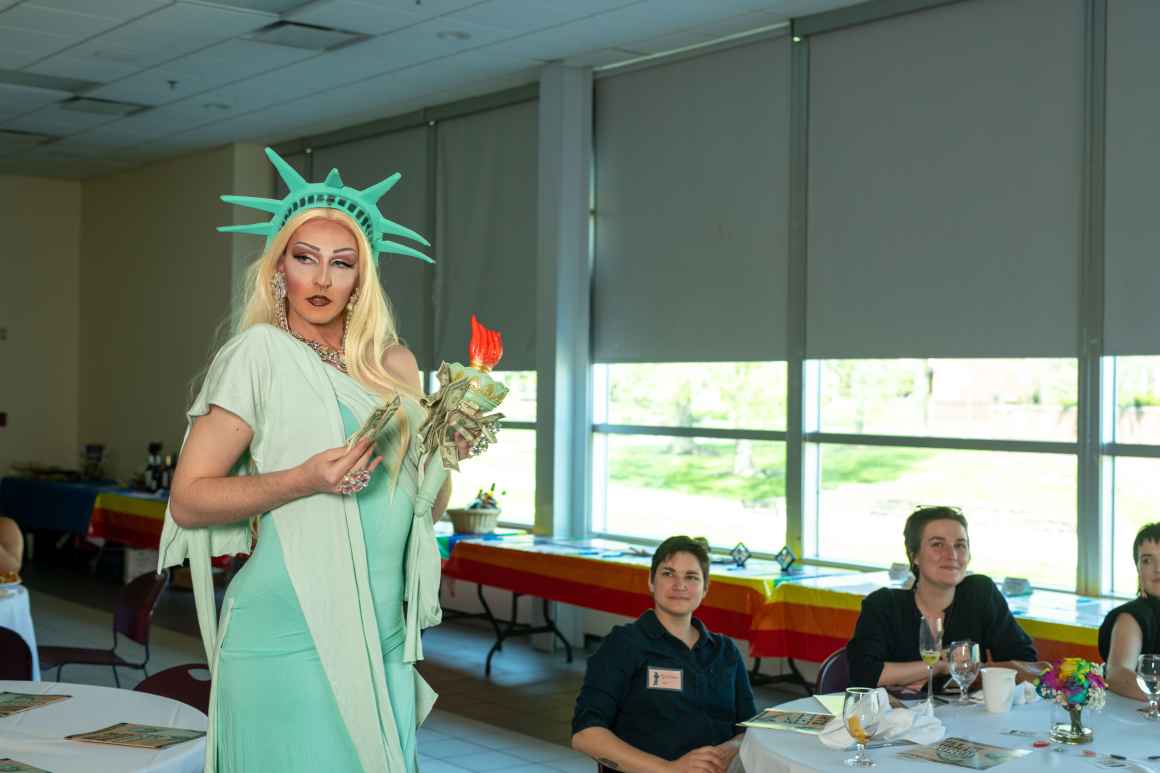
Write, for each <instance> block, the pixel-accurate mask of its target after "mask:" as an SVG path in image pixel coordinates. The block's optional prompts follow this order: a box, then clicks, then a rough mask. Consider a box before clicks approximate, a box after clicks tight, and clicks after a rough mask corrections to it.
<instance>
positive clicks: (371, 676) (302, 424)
mask: <svg viewBox="0 0 1160 773" xmlns="http://www.w3.org/2000/svg"><path fill="white" fill-rule="evenodd" d="M379 402H380V400H379V398H378V397H377V396H375V395H373V394H370V393H368V392H366V391H365V390H363V389H362V387H361V386H360V385H359V384H358V383H357V382H355V381H354V380H353V379H351V378H350V377H348V376H346V375H345V374H342V373H340V372H338V371H337V370H335V369H334V368H331V367H329V366H327V365H325V364H323V363H322V361H321V360H320V359H319V358H318V357H317V355H315V354H314V352H313V351H311V350H310V348H309V347H307V346H306V345H304V344H302V343H301V342H299V341H297V340H295V339H293V338H292V337H290V336H288V335H286V334H285V333H283V332H282V331H281V330H278V329H277V328H274V327H272V326H269V325H256V326H254V327H252V328H249V329H247V330H245V331H244V332H242V333H240V334H238V335H237V336H235V337H234V338H233V339H231V340H230V341H229V342H227V343H226V344H225V346H223V347H222V348H221V350H220V351H219V352H218V354H217V356H216V357H215V358H214V360H213V362H212V364H211V365H210V368H209V372H208V374H207V375H206V378H205V383H204V385H203V386H202V388H201V391H200V392H199V394H198V395H197V397H196V399H195V400H194V402H193V405H192V406H191V407H190V409H189V412H188V415H189V419H190V423H191V425H192V422H193V420H194V419H196V418H197V417H199V416H203V415H205V414H206V413H208V412H209V410H210V406H211V405H217V406H220V407H221V408H224V409H225V410H228V411H230V412H231V413H233V414H235V415H237V416H238V417H239V418H241V419H242V420H243V421H245V422H246V423H247V424H248V425H249V426H250V428H251V429H252V430H253V439H252V441H251V444H250V447H249V453H248V455H244V457H243V458H245V457H246V456H248V459H246V462H245V468H244V469H243V468H242V466H241V464H239V466H238V467H237V468H235V469H234V470H233V471H232V472H231V474H246V473H255V474H260V473H266V472H276V471H279V470H286V469H290V468H292V467H295V466H297V465H299V464H301V463H302V462H303V461H305V460H306V459H308V458H309V457H311V456H313V455H314V454H317V453H319V452H321V451H324V450H327V449H330V448H336V447H338V446H341V445H342V444H343V443H344V442H345V439H346V432H345V430H344V425H343V418H342V415H341V412H340V407H339V406H340V404H341V405H343V406H346V408H347V409H348V410H349V411H350V413H351V414H353V417H354V419H355V420H356V421H358V422H359V423H361V422H362V421H364V420H365V419H366V417H367V416H368V415H369V414H370V412H371V411H372V410H373V409H374V408H375V407H376V406H377V405H378V404H379ZM404 406H406V407H405V408H404V409H403V410H404V411H406V412H407V417H406V418H407V420H405V421H400V420H399V419H398V418H396V419H395V421H394V422H392V424H393V425H394V426H396V428H399V427H403V428H406V431H408V432H410V433H412V435H413V433H414V432H415V431H416V430H417V428H418V425H419V422H420V421H421V419H422V409H421V408H419V407H418V406H417V405H415V404H414V403H413V401H410V400H404ZM396 431H398V429H396ZM187 437H188V430H187ZM418 453H419V451H418V444H417V443H416V442H413V440H412V442H411V443H410V449H409V450H408V454H412V455H414V457H415V458H414V460H413V461H414V464H412V465H410V466H407V465H404V468H405V469H408V470H409V471H410V476H408V477H413V478H414V479H400V480H399V481H396V482H397V483H398V486H397V492H396V495H397V496H406V497H408V499H413V502H414V507H413V509H412V519H413V520H412V526H411V528H410V531H409V537H408V539H407V545H406V553H405V555H406V560H405V565H404V569H403V571H404V582H405V588H406V590H405V601H406V604H405V610H406V615H405V622H406V630H405V635H406V647H405V652H404V661H405V662H407V663H414V662H415V661H417V660H419V659H421V658H422V648H421V645H420V640H419V634H420V631H421V629H422V628H426V627H429V626H432V625H436V624H438V623H439V622H440V619H441V610H440V607H439V599H438V584H439V571H440V561H439V551H438V546H437V544H436V542H435V536H434V531H433V528H432V522H431V517H430V516H431V507H432V504H433V502H434V500H435V496H436V494H437V492H438V491H439V488H440V487H441V485H442V483H443V481H444V480H445V479H446V471H445V470H443V468H442V465H441V464H440V463H439V460H438V455H437V454H436V455H434V456H433V457H431V458H428V459H426V460H423V463H420V460H419V459H418ZM388 464H389V463H388ZM251 515H257V514H255V513H238V520H237V521H236V522H233V523H230V524H227V525H223V526H210V527H202V528H183V527H181V526H178V525H177V523H176V522H175V521H174V520H173V516H172V513H171V512H170V511H169V510H168V509H167V511H166V514H165V524H164V527H163V531H162V536H161V545H160V557H159V561H158V568H159V569H160V568H165V567H169V566H176V565H180V564H181V563H183V562H184V560H185V559H186V558H188V559H189V563H190V570H191V574H192V578H193V588H194V595H195V601H196V605H197V614H198V622H199V625H200V627H201V632H202V639H203V643H204V645H205V649H206V655H207V662H208V663H209V665H210V668H211V670H213V669H215V668H216V666H217V659H218V652H219V648H220V647H221V643H222V639H224V637H225V633H226V630H227V629H228V626H229V615H230V608H229V606H227V608H225V609H223V610H222V624H221V634H220V635H219V629H218V625H217V621H216V619H215V602H214V589H213V579H212V575H211V567H210V559H211V558H212V557H214V556H219V555H231V554H236V553H248V552H249V551H250V527H249V521H248V517H249V516H251ZM270 517H271V518H272V519H273V521H274V523H275V524H276V527H277V533H278V537H279V540H280V542H281V548H282V555H283V559H284V562H285V567H286V572H287V574H288V575H289V578H290V581H291V584H292V586H293V589H294V593H295V595H296V597H297V600H298V604H299V605H300V607H301V610H302V614H303V616H304V618H305V621H306V624H307V626H308V628H309V631H310V634H311V637H312V638H313V642H314V646H315V647H316V649H317V652H318V657H319V660H320V662H321V665H322V669H323V671H324V673H325V677H326V680H327V682H328V684H329V686H330V689H331V691H332V692H333V694H334V697H335V699H336V702H337V705H338V707H339V712H340V714H341V718H342V722H343V724H344V725H345V727H346V729H347V731H348V732H349V734H350V737H351V739H352V741H353V743H354V747H355V749H356V750H357V753H358V757H359V761H360V763H361V765H362V767H363V768H364V769H365V770H376V771H378V770H391V771H393V770H403V769H404V765H403V762H402V757H401V749H400V741H399V732H398V728H396V726H395V723H394V719H393V717H392V714H391V711H390V700H389V695H388V693H387V689H386V684H385V680H384V671H383V653H382V646H381V642H380V639H379V633H378V627H377V621H376V618H375V609H374V605H373V604H371V603H366V600H368V599H370V597H371V594H370V586H369V579H368V569H367V558H366V555H367V554H366V545H365V544H364V541H363V529H362V524H361V523H360V519H359V511H358V507H357V504H356V502H355V500H354V498H353V497H345V496H341V495H338V494H326V493H321V494H314V495H311V496H308V497H304V498H302V499H298V500H294V501H292V502H289V503H287V504H285V505H283V506H281V507H279V508H276V509H275V510H273V511H272V512H271V514H270ZM415 684H416V691H417V693H418V694H417V701H416V713H417V718H418V722H419V723H421V722H422V721H423V719H424V718H425V717H426V715H427V713H428V712H429V711H430V708H431V706H432V705H433V703H434V700H435V693H434V692H433V691H432V690H431V689H430V687H428V686H427V685H426V683H425V682H423V680H422V679H421V678H420V677H419V676H418V674H417V673H416V681H415ZM215 708H216V707H215V704H214V696H213V695H211V705H210V715H211V716H210V723H209V727H210V737H209V738H207V749H209V750H212V749H214V748H215V746H214V742H215V738H214V737H213V735H214V725H215V723H214V719H215V717H214V713H215ZM213 757H214V755H213V754H212V753H207V755H206V768H205V770H206V771H207V773H212V772H213V771H214V759H213Z"/></svg>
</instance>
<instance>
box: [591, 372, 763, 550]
mask: <svg viewBox="0 0 1160 773" xmlns="http://www.w3.org/2000/svg"><path fill="white" fill-rule="evenodd" d="M593 383H594V394H595V400H594V414H595V421H596V426H595V437H594V443H593V445H594V450H593V524H592V527H593V530H594V531H596V532H599V533H602V534H610V535H618V536H626V537H634V538H643V539H650V540H661V539H664V538H665V537H666V536H669V535H672V534H682V533H683V534H689V535H691V536H703V537H706V538H708V539H709V541H710V543H712V544H713V545H715V546H719V547H726V548H730V547H732V546H733V545H735V544H737V543H738V542H744V543H745V544H746V545H747V546H748V547H749V548H750V549H751V550H754V551H765V552H776V551H777V550H779V549H780V548H781V547H782V545H783V544H784V543H785V533H786V529H785V443H784V439H785V435H784V428H785V419H786V402H785V401H786V368H785V363H783V362H774V363H765V362H741V363H665V364H632V365H597V366H594V378H593Z"/></svg>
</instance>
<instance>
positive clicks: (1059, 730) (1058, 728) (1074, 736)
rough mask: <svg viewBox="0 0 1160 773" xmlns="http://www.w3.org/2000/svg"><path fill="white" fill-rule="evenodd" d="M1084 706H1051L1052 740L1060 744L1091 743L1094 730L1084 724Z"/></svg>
mask: <svg viewBox="0 0 1160 773" xmlns="http://www.w3.org/2000/svg"><path fill="white" fill-rule="evenodd" d="M1083 710H1084V704H1076V703H1068V704H1064V705H1060V704H1058V703H1054V702H1053V703H1052V704H1051V740H1053V741H1057V742H1059V743H1067V744H1078V743H1091V740H1092V736H1093V733H1092V729H1091V728H1090V727H1086V726H1085V725H1084V723H1083Z"/></svg>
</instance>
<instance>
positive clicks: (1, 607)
mask: <svg viewBox="0 0 1160 773" xmlns="http://www.w3.org/2000/svg"><path fill="white" fill-rule="evenodd" d="M0 628H10V629H11V630H13V631H16V633H18V634H20V638H22V639H24V641H25V643H27V644H28V649H29V650H31V651H32V678H33V679H34V680H37V681H39V680H40V658H39V657H37V654H36V632H35V631H34V630H33V628H32V609H31V607H30V606H29V603H28V588H25V587H24V586H23V585H21V584H19V583H12V584H9V585H0Z"/></svg>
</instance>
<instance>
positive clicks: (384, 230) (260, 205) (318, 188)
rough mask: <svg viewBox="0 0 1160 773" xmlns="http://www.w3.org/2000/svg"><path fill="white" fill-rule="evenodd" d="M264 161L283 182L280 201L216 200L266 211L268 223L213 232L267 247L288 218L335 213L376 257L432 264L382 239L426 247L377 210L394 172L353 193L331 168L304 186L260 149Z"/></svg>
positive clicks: (283, 164) (295, 174)
mask: <svg viewBox="0 0 1160 773" xmlns="http://www.w3.org/2000/svg"><path fill="white" fill-rule="evenodd" d="M266 156H267V157H268V158H269V159H270V163H272V164H273V165H274V168H275V169H276V170H278V175H279V176H280V177H281V178H282V182H284V183H286V188H287V190H288V191H289V193H287V194H286V198H283V199H265V198H261V197H257V196H233V195H226V196H222V197H221V198H222V201H224V202H226V203H227V204H237V205H238V206H242V207H250V208H251V209H257V210H260V211H262V212H268V213H270V215H271V218H270V219H269V220H268V221H266V222H264V223H253V224H251V225H223V226H219V227H218V230H219V231H222V232H226V233H243V234H256V235H258V236H265V237H266V245H267V246H269V244H270V242H271V240H273V238H274V236H275V235H276V234H277V233H278V232H279V231H281V230H282V227H283V226H285V225H286V223H287V222H289V220H290V218H292V217H293V216H294V215H296V214H298V213H299V212H301V211H303V210H307V209H320V208H321V209H337V210H339V211H341V212H345V213H347V214H348V215H350V216H351V218H353V219H354V221H355V222H356V223H358V226H359V228H361V229H362V232H363V233H364V234H365V235H366V237H367V241H368V242H369V243H370V245H371V249H373V250H374V252H375V254H376V255H377V254H379V253H381V252H389V253H393V254H395V255H409V256H410V257H412V258H418V259H419V260H424V261H426V262H428V263H434V262H435V261H433V260H431V258H429V257H427V256H426V255H424V254H423V253H422V252H419V251H418V250H416V249H413V248H411V247H408V246H407V245H405V244H399V243H398V242H395V241H391V240H390V239H387V238H385V237H387V236H402V237H405V238H407V239H412V240H414V241H417V242H419V243H420V244H422V245H424V246H426V247H430V246H431V243H430V242H429V241H427V240H426V239H424V238H423V237H422V236H420V235H419V234H418V233H416V232H415V231H412V230H411V229H410V228H407V227H406V226H404V225H399V224H398V223H396V222H394V221H391V220H388V219H387V218H385V217H383V215H382V213H381V212H380V211H379V204H378V202H379V199H381V198H382V197H383V196H384V195H385V194H386V192H387V191H389V190H390V189H391V188H393V187H395V183H397V182H398V181H399V179H400V178H402V175H401V174H399V173H398V172H395V173H394V174H393V175H391V176H390V177H388V178H386V179H385V180H383V181H381V182H377V183H375V184H374V185H372V186H371V187H369V188H365V189H362V190H359V189H358V188H351V187H349V186H347V185H346V184H345V183H344V182H343V181H342V175H340V174H339V173H338V170H337V169H331V170H330V174H328V175H327V176H326V179H325V180H323V181H322V182H320V183H308V182H306V178H304V177H303V176H302V175H300V174H298V170H296V169H295V168H294V167H292V166H290V165H289V164H288V163H286V161H285V159H283V158H282V157H281V156H279V155H278V154H277V153H275V152H274V149H273V148H266Z"/></svg>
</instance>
